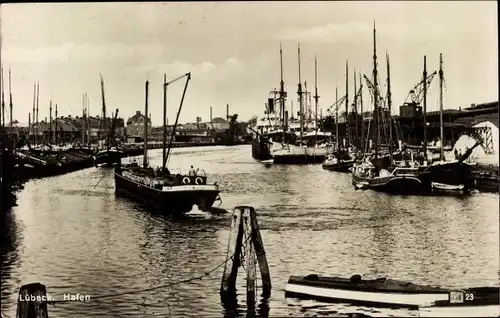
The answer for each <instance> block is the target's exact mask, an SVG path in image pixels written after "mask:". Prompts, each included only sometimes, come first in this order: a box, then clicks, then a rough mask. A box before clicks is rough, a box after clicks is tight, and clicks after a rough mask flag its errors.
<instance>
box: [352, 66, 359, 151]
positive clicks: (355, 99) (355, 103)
mask: <svg viewBox="0 0 500 318" xmlns="http://www.w3.org/2000/svg"><path fill="white" fill-rule="evenodd" d="M352 78H353V80H354V102H353V105H354V109H353V111H354V118H355V119H356V125H355V129H356V142H355V143H354V144H355V145H356V148H357V149H359V148H360V146H359V123H358V122H359V120H358V90H357V88H356V69H354V72H353V77H352Z"/></svg>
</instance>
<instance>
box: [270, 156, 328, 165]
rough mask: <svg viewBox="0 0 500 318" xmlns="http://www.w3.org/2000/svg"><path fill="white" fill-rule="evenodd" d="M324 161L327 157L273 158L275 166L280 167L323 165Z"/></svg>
mask: <svg viewBox="0 0 500 318" xmlns="http://www.w3.org/2000/svg"><path fill="white" fill-rule="evenodd" d="M323 161H325V155H318V156H309V155H280V156H274V157H273V162H274V164H279V165H307V164H314V163H322V162H323Z"/></svg>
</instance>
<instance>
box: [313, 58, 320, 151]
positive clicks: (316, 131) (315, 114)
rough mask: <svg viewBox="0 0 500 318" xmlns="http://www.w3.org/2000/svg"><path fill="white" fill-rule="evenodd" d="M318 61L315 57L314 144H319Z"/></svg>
mask: <svg viewBox="0 0 500 318" xmlns="http://www.w3.org/2000/svg"><path fill="white" fill-rule="evenodd" d="M318 99H319V96H318V60H317V59H316V55H315V56H314V129H315V134H316V136H315V140H314V144H315V145H317V144H318Z"/></svg>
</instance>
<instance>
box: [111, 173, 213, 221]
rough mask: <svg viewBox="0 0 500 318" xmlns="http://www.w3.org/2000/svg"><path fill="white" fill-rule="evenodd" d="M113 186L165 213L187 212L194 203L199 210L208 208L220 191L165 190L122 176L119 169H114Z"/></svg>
mask: <svg viewBox="0 0 500 318" xmlns="http://www.w3.org/2000/svg"><path fill="white" fill-rule="evenodd" d="M115 186H116V192H117V193H120V194H123V195H125V196H127V197H129V198H131V199H133V200H134V201H137V202H139V203H142V204H145V205H147V206H150V207H153V208H155V209H157V210H159V211H160V212H161V213H162V214H167V215H175V214H183V213H186V212H189V211H191V209H192V207H193V205H194V204H197V205H198V207H199V208H200V209H201V210H206V209H209V208H210V207H212V205H213V204H214V202H215V200H216V199H217V197H218V195H219V193H220V191H219V190H201V191H193V190H186V191H172V192H165V191H161V190H158V189H154V188H151V187H148V186H146V185H144V184H141V183H138V182H135V181H132V180H129V179H127V178H125V177H123V176H122V175H121V172H120V169H115ZM189 186H190V185H187V186H186V187H189Z"/></svg>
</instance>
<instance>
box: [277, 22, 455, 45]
mask: <svg viewBox="0 0 500 318" xmlns="http://www.w3.org/2000/svg"><path fill="white" fill-rule="evenodd" d="M431 23H432V22H428V21H425V25H419V26H415V25H411V24H397V23H387V22H384V23H377V31H378V32H380V34H381V35H382V34H383V36H384V37H386V38H393V37H396V38H407V39H412V38H414V39H419V38H427V39H428V38H429V37H432V38H439V37H443V36H445V35H446V36H449V35H450V32H452V31H454V33H458V32H461V31H463V29H457V28H456V27H455V28H454V29H451V30H450V29H447V28H443V26H442V25H439V26H438V25H432V24H431ZM372 30H373V21H366V22H349V23H345V24H326V25H318V26H313V27H307V28H288V29H283V30H281V31H280V32H278V33H277V34H276V35H275V36H274V37H275V38H277V39H283V40H295V41H304V42H307V41H312V42H323V43H334V42H343V41H347V42H365V41H366V40H367V38H368V37H370V36H371V34H372V33H371V32H372Z"/></svg>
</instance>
